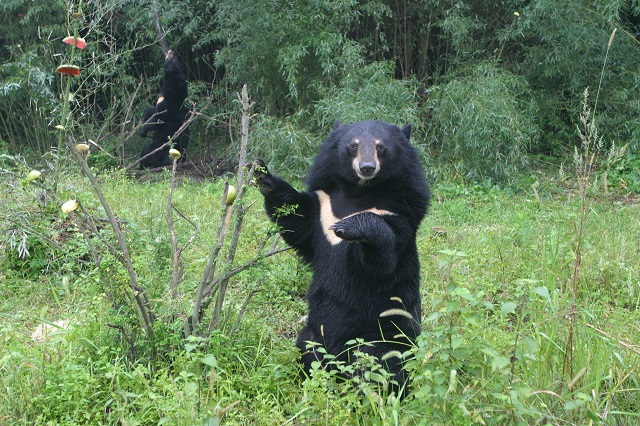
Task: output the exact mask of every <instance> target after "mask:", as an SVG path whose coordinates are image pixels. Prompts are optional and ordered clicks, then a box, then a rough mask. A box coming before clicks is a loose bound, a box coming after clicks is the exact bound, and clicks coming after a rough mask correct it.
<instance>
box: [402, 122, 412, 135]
mask: <svg viewBox="0 0 640 426" xmlns="http://www.w3.org/2000/svg"><path fill="white" fill-rule="evenodd" d="M411 130H413V127H412V126H411V124H407V125H406V126H404V127H403V128H402V133H404V135H405V136H406V137H407V139H410V138H411Z"/></svg>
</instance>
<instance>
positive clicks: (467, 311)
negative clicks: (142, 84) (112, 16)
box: [0, 174, 640, 425]
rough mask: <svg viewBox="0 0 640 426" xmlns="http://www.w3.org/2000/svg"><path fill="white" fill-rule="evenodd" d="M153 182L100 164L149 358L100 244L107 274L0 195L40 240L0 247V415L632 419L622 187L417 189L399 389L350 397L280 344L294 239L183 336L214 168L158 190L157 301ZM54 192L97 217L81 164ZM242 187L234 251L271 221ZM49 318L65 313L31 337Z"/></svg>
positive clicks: (543, 182) (33, 418)
mask: <svg viewBox="0 0 640 426" xmlns="http://www.w3.org/2000/svg"><path fill="white" fill-rule="evenodd" d="M168 181H169V177H168V175H160V176H159V177H158V178H157V179H154V180H153V181H150V182H138V181H135V180H132V179H129V178H126V177H123V176H122V175H120V174H114V175H104V176H102V177H101V178H100V182H101V185H102V188H103V190H104V192H105V195H106V197H107V199H108V200H109V202H110V204H111V206H112V208H113V210H114V211H115V213H116V214H117V216H118V218H120V219H121V220H123V221H125V226H124V228H125V232H126V238H127V242H128V244H129V247H130V249H131V252H132V257H133V259H132V260H133V264H134V266H135V268H136V272H137V273H138V276H139V279H140V282H141V285H142V286H143V287H144V288H145V289H147V291H148V293H149V294H150V298H151V300H152V303H153V304H154V307H155V310H156V313H157V316H158V318H161V319H162V321H160V320H159V321H158V322H159V323H160V324H158V325H157V326H156V336H155V339H156V343H157V345H158V346H159V347H160V348H165V349H166V350H161V355H160V356H159V357H158V358H156V359H153V360H150V359H149V358H148V357H147V356H145V355H144V354H145V350H144V349H145V348H144V346H145V340H144V339H143V338H142V336H141V335H140V334H138V335H128V334H126V333H124V332H123V330H127V329H129V328H127V327H125V326H127V322H126V321H127V316H126V315H125V314H123V310H124V309H123V310H119V307H118V306H114V304H113V303H110V301H109V297H108V295H109V292H110V291H112V292H120V293H122V294H126V293H127V289H126V286H124V285H123V282H126V274H125V272H124V270H123V269H122V267H121V266H120V265H119V264H118V263H117V262H116V261H114V260H113V259H111V260H110V259H109V257H108V256H105V257H104V259H103V263H101V265H100V268H101V269H102V271H103V272H105V271H106V272H107V274H106V276H108V277H109V279H110V281H109V286H105V284H104V282H102V281H100V279H99V273H98V272H99V271H97V268H95V267H93V266H92V265H91V263H90V262H88V261H87V257H88V254H87V252H88V249H87V247H86V244H85V241H84V239H83V238H82V236H81V235H80V233H79V232H78V229H77V225H76V224H74V222H73V221H70V219H69V217H68V216H65V215H63V214H62V213H59V212H58V211H57V209H58V207H57V206H58V204H56V203H55V202H52V203H51V205H53V206H54V207H51V205H48V204H46V203H42V202H41V201H38V200H41V197H40V198H38V194H39V192H38V191H37V190H36V189H31V188H29V187H28V185H26V184H23V185H21V186H20V185H18V186H16V187H13V186H12V187H11V188H13V189H12V191H7V192H6V193H5V194H3V195H0V201H1V202H2V203H3V204H4V205H5V206H6V207H5V209H6V208H10V207H11V208H15V209H16V210H15V211H16V212H22V213H20V214H26V215H27V216H28V218H29V220H30V221H31V223H34V224H39V225H38V226H39V227H36V226H35V225H34V229H33V230H38V231H39V232H40V234H42V236H44V237H46V238H48V239H50V240H51V241H53V243H54V244H53V245H52V244H50V243H43V242H42V241H40V239H39V238H37V237H34V236H33V235H34V234H33V233H32V234H31V235H32V237H30V240H29V244H30V245H29V248H30V256H29V257H26V258H24V259H22V258H20V257H19V256H18V255H17V254H16V250H17V248H16V247H17V246H15V245H14V246H12V245H11V244H10V241H11V238H8V240H7V241H5V242H6V244H3V246H2V247H3V250H2V252H0V262H1V263H2V265H3V267H2V270H1V271H0V377H1V378H0V424H3V425H4V424H7V425H14V424H15V425H23V424H24V425H27V424H28V425H35V424H38V425H49V424H51V425H54V424H63V425H75V424H114V425H115V424H120V425H152V424H172V425H173V424H204V425H217V424H221V423H225V424H269V425H271V424H299V425H306V424H330V425H334V424H335V425H342V424H349V425H351V424H362V425H369V424H424V425H431V424H443V425H444V424H447V425H448V424H459V425H466V424H500V425H501V424H538V425H544V424H549V425H556V424H557V425H569V424H608V425H634V424H638V423H640V417H639V415H638V413H640V377H639V374H640V371H639V370H640V340H639V338H638V336H640V260H639V259H640V221H639V219H638V218H639V217H640V216H639V215H638V204H637V199H634V198H632V197H625V196H620V195H616V194H614V193H612V194H608V195H604V194H603V193H604V191H603V189H602V188H601V187H598V185H594V186H592V187H591V188H590V190H589V192H588V194H589V195H588V197H587V199H586V200H585V203H584V204H583V202H582V201H583V200H581V198H580V196H579V192H578V191H577V190H576V189H575V188H574V183H573V182H572V181H571V179H567V178H563V179H561V178H559V177H557V176H556V175H555V174H552V175H544V176H543V175H535V176H532V177H531V178H530V179H529V183H528V184H527V185H521V187H522V188H524V189H519V190H512V189H504V188H498V187H493V186H490V185H470V186H465V185H462V184H459V183H447V182H440V183H437V184H436V185H434V188H433V190H434V202H433V205H432V208H431V211H430V214H429V215H428V216H427V218H426V220H425V221H424V222H423V225H422V227H421V229H420V231H419V236H418V245H419V250H420V255H421V264H422V272H421V274H422V287H421V288H422V296H423V318H422V320H423V335H422V336H421V338H420V339H419V341H418V342H416V346H415V347H414V348H413V349H412V350H411V353H412V354H413V355H415V358H414V359H412V360H409V361H408V362H407V368H408V369H409V371H410V372H411V374H412V378H413V386H412V393H411V395H410V396H409V397H408V398H406V399H405V400H402V401H398V400H396V399H395V398H393V397H390V396H386V395H384V394H383V393H378V392H377V388H376V386H375V377H374V376H373V375H372V380H373V383H359V384H357V386H358V387H359V389H360V392H354V388H353V386H352V385H349V384H344V383H337V382H336V381H335V380H334V377H333V376H332V375H331V374H330V373H327V372H322V371H320V372H318V373H317V374H316V375H315V376H314V378H313V379H311V380H304V381H302V380H299V379H298V378H297V374H298V366H297V358H298V353H297V350H296V349H295V346H294V342H295V336H296V333H297V331H298V330H299V328H300V327H301V318H302V317H303V316H304V315H305V309H306V305H305V301H304V292H305V288H306V285H307V283H308V282H309V280H310V273H309V271H308V270H307V268H305V267H304V266H303V265H302V264H300V263H299V262H298V260H297V259H296V258H295V256H294V255H293V253H291V252H284V253H280V254H278V255H275V256H273V257H270V258H268V259H265V260H264V261H261V262H259V263H258V264H257V265H256V266H255V267H254V268H251V269H249V270H247V271H245V272H243V273H241V274H239V275H236V276H235V277H234V278H233V279H232V281H231V282H230V283H229V287H228V289H227V297H226V301H225V307H224V322H223V325H222V326H221V327H219V328H218V329H217V330H216V331H215V332H214V333H212V335H211V336H209V337H207V338H191V339H187V340H186V341H185V340H184V339H182V338H181V337H180V331H181V318H180V312H187V311H188V310H189V307H190V303H191V300H192V299H193V296H194V291H195V289H196V288H197V285H198V282H199V281H200V279H201V276H202V271H203V269H204V267H205V265H206V262H207V259H208V256H209V253H210V251H211V248H212V246H213V244H214V241H215V239H216V234H215V233H216V230H217V228H216V227H217V223H218V220H219V215H220V212H219V208H220V207H219V201H218V200H219V197H220V194H221V193H222V188H223V183H222V181H195V180H191V179H189V178H184V179H182V180H181V181H180V183H179V184H178V186H177V187H176V189H175V192H174V200H173V201H174V204H175V205H176V207H177V208H178V209H180V211H181V212H182V213H183V214H184V215H185V216H186V217H187V218H189V219H190V220H191V221H193V222H194V223H196V224H197V225H198V226H199V228H200V233H199V234H198V236H197V238H196V239H195V240H194V242H193V243H192V244H191V245H190V246H189V247H188V249H187V250H185V252H184V254H183V256H184V262H183V265H184V276H183V279H182V281H181V282H180V286H179V293H180V297H179V298H177V299H172V298H169V297H168V292H169V290H168V287H169V283H170V280H171V265H172V261H171V255H172V254H171V245H170V238H169V234H168V230H167V224H166V221H165V218H164V212H165V208H166V196H167V188H168ZM534 181H535V191H534V190H533V189H532V187H531V186H529V185H530V184H531V183H534ZM59 191H60V193H61V197H60V198H61V199H63V200H64V199H66V197H68V198H77V199H78V200H80V201H81V204H82V206H84V207H85V208H86V209H87V210H88V211H92V212H94V214H95V215H96V216H101V215H102V214H103V212H102V210H101V208H100V207H99V204H98V202H97V201H96V199H95V197H94V196H93V194H92V192H91V188H90V187H89V185H88V183H87V182H86V181H85V180H84V179H83V178H81V177H74V176H70V177H67V178H66V179H65V180H64V181H63V183H62V184H61V185H60V188H59ZM252 201H255V205H254V206H253V207H252V208H251V209H250V210H249V212H248V213H247V215H246V217H245V222H244V230H243V232H242V235H241V238H240V242H239V249H238V254H237V256H236V260H235V262H236V263H238V264H239V263H241V262H243V261H246V260H247V259H250V258H251V257H252V256H253V254H254V252H255V248H256V247H257V245H258V244H259V241H261V239H262V238H263V237H264V236H265V235H266V233H267V232H268V230H269V229H271V227H270V225H269V224H268V221H267V218H266V215H265V214H264V213H263V211H262V203H261V200H260V197H259V193H258V191H257V190H256V189H255V188H251V189H249V192H248V194H247V198H246V199H245V202H252ZM12 203H13V204H12ZM12 206H13V207H12ZM583 207H584V209H583ZM583 212H584V214H583ZM15 214H16V215H17V214H18V213H15ZM51 218H53V219H51ZM581 221H583V224H584V231H583V232H582V238H579V237H580V235H581V231H580V223H581ZM10 228H11V226H8V225H7V226H6V229H10ZM45 230H48V231H46V232H47V233H45ZM176 231H177V235H178V237H179V239H180V240H181V241H182V242H184V241H186V240H187V238H188V237H189V235H191V231H192V226H191V225H189V224H188V223H187V222H186V221H185V220H180V221H178V222H176ZM99 232H101V233H108V228H107V227H106V225H105V228H103V229H101V230H99ZM7 235H8V236H9V237H11V235H10V234H7ZM249 295H251V299H250V301H249V302H248V303H245V302H246V301H247V297H248V296H249ZM241 313H243V314H244V315H243V316H242V318H240V320H239V321H238V320H237V319H238V317H239V316H241V315H240V314H241ZM56 321H65V323H59V324H62V326H59V327H53V328H52V330H53V332H51V333H50V334H48V335H46V336H45V337H43V338H35V336H33V335H32V333H33V332H34V330H36V328H38V327H39V326H40V327H42V325H43V324H52V323H54V322H56ZM131 342H133V344H131Z"/></svg>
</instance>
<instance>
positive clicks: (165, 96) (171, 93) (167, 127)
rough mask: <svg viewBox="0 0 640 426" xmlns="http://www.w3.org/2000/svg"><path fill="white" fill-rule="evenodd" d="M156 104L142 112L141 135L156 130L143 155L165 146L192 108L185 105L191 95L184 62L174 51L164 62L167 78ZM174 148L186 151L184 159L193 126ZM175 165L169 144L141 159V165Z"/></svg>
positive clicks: (176, 140) (182, 135) (180, 137)
mask: <svg viewBox="0 0 640 426" xmlns="http://www.w3.org/2000/svg"><path fill="white" fill-rule="evenodd" d="M160 93H161V95H160V98H159V99H158V103H157V104H156V106H152V107H149V108H147V109H146V110H145V111H144V114H143V115H142V121H143V123H144V125H143V126H142V129H141V130H140V132H139V133H140V136H142V137H146V136H147V134H148V133H149V132H152V133H153V140H152V142H151V143H149V144H147V145H146V146H145V147H144V148H143V149H142V153H141V154H140V157H141V158H142V157H144V156H145V155H147V154H148V153H150V152H152V151H154V150H155V149H157V148H159V147H160V146H162V145H163V144H164V143H166V142H167V140H168V139H169V138H170V137H173V135H174V134H175V133H176V131H177V130H178V129H179V128H180V127H181V126H182V124H183V123H184V122H185V120H186V119H187V116H188V114H189V111H188V110H187V109H186V108H183V107H182V104H183V102H184V100H185V99H186V98H187V95H188V90H187V78H186V77H185V75H184V74H183V73H182V70H181V69H180V63H179V62H178V58H177V57H176V54H175V53H174V52H173V51H172V50H170V51H169V52H168V53H167V56H166V59H165V61H164V78H163V81H162V90H161V92H160ZM173 142H174V144H175V146H174V148H176V149H177V150H178V151H180V153H181V154H182V157H181V159H184V158H185V156H184V154H185V150H186V149H187V145H189V128H186V129H185V130H184V131H183V132H182V133H181V134H180V135H179V136H178V137H177V138H176V139H175V140H174V141H173ZM170 164H171V158H170V157H169V147H165V148H163V149H161V150H160V151H158V152H156V153H155V154H153V155H150V156H149V157H147V158H145V159H143V160H142V161H141V162H140V168H141V169H142V168H145V167H161V166H166V165H170Z"/></svg>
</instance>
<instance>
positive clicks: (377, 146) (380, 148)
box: [376, 143, 386, 154]
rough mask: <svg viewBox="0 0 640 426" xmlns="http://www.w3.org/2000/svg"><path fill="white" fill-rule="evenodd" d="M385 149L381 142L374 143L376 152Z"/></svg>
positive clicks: (381, 151)
mask: <svg viewBox="0 0 640 426" xmlns="http://www.w3.org/2000/svg"><path fill="white" fill-rule="evenodd" d="M385 150H386V148H385V146H384V145H382V144H381V143H379V144H377V145H376V151H378V153H380V154H381V153H383V152H384V151H385Z"/></svg>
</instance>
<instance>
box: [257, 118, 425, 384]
mask: <svg viewBox="0 0 640 426" xmlns="http://www.w3.org/2000/svg"><path fill="white" fill-rule="evenodd" d="M410 135H411V125H408V126H406V127H404V128H403V129H400V128H398V127H397V126H394V125H391V124H388V123H384V122H380V121H363V122H359V123H355V124H348V125H342V124H341V123H340V122H338V121H336V124H335V126H334V130H333V131H332V132H331V134H330V135H329V137H328V139H327V140H326V142H324V144H323V145H322V146H321V147H320V150H319V153H318V155H317V156H316V158H315V160H314V163H313V165H312V167H311V170H310V172H309V175H308V177H307V185H308V190H307V191H306V192H298V191H296V190H295V189H294V188H293V187H292V186H291V185H289V184H288V183H287V182H286V181H284V180H283V179H281V178H280V177H278V176H276V175H274V174H272V173H270V172H269V171H268V170H267V169H266V168H265V167H264V163H263V162H262V161H261V160H258V166H261V167H258V168H257V170H256V178H257V182H258V185H259V188H260V191H261V192H262V194H263V195H264V199H265V209H266V211H267V214H268V215H269V217H270V218H271V220H273V221H274V222H276V223H277V224H278V225H279V226H280V227H281V234H282V237H283V238H284V240H285V241H286V242H287V243H288V244H290V245H291V246H292V247H293V248H294V249H295V250H296V252H297V253H298V254H299V255H300V256H301V257H302V259H303V260H304V261H305V262H307V263H309V264H310V265H311V266H312V269H313V280H312V283H311V285H310V287H309V290H308V293H307V297H308V304H309V316H308V320H307V324H306V326H305V327H304V328H303V329H302V331H301V332H300V335H299V337H298V341H297V346H298V348H299V349H300V350H301V351H302V363H303V364H304V370H305V371H306V373H307V374H308V373H309V370H310V369H311V364H312V363H313V362H314V361H321V362H322V355H321V354H320V353H318V352H317V351H315V350H314V349H313V347H312V345H309V343H308V342H312V344H313V345H318V344H319V345H322V346H324V347H325V349H326V351H327V352H328V353H329V354H332V355H335V356H337V357H338V359H339V360H343V361H346V362H349V360H351V361H352V360H353V359H354V358H353V357H354V354H353V352H354V350H360V351H362V352H364V353H368V354H371V355H373V356H374V357H376V358H377V359H378V360H379V361H381V362H382V363H383V365H385V366H386V368H387V369H388V371H389V372H390V373H391V375H392V379H394V380H395V381H396V382H397V384H396V385H392V387H391V390H393V391H395V392H396V393H401V394H404V393H405V392H406V376H405V373H404V371H403V370H402V360H401V359H400V358H399V357H398V356H394V355H399V354H401V353H403V352H404V351H405V350H407V349H408V348H409V344H410V341H411V340H413V339H414V338H415V337H416V336H417V335H418V334H419V333H420V319H421V307H420V293H419V281H420V270H419V269H420V265H419V261H418V251H417V247H416V233H417V230H418V227H419V225H420V222H421V221H422V219H423V217H424V216H425V214H426V212H427V208H428V206H429V200H430V191H429V187H428V185H427V182H426V180H425V177H424V171H423V168H422V166H421V164H420V160H419V157H418V154H417V152H416V150H415V148H414V147H413V146H412V145H411V143H410V142H409V137H410ZM287 208H289V209H293V208H295V209H294V211H289V214H286V213H284V214H283V211H286V210H287ZM356 338H362V339H364V341H365V342H375V343H374V345H373V346H368V345H359V346H358V347H357V348H356V347H354V346H355V345H354V344H352V343H350V344H347V342H349V341H352V340H353V339H356ZM395 351H398V352H395ZM357 374H362V372H358V373H357Z"/></svg>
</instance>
